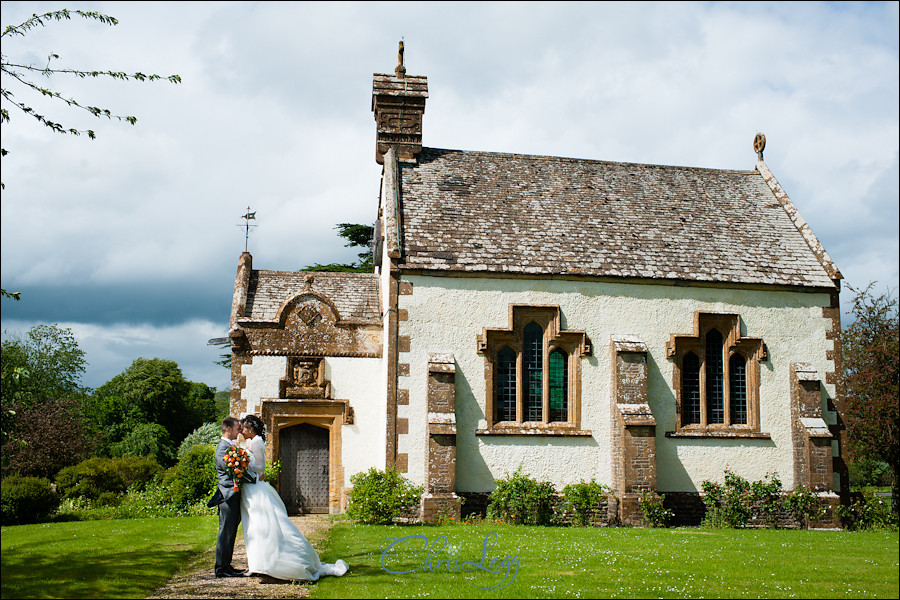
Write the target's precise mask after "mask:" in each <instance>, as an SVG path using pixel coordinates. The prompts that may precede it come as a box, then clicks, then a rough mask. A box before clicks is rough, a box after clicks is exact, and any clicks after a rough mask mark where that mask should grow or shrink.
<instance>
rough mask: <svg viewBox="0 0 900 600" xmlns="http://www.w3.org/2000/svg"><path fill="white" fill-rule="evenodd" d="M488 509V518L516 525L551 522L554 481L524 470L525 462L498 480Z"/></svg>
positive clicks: (547, 523)
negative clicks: (533, 477) (529, 473)
mask: <svg viewBox="0 0 900 600" xmlns="http://www.w3.org/2000/svg"><path fill="white" fill-rule="evenodd" d="M495 483H496V484H497V488H496V489H495V490H494V491H493V492H491V496H490V498H489V502H490V503H489V504H488V508H487V517H488V519H491V520H495V519H500V520H502V521H504V522H506V523H510V524H513V525H550V524H551V522H552V520H553V496H554V493H555V490H554V488H553V484H552V483H550V482H548V481H536V480H534V479H532V478H531V477H529V476H528V475H525V474H524V473H522V465H519V467H518V468H517V469H516V471H515V472H514V473H513V474H512V475H510V474H509V473H507V478H506V479H498V480H496V481H495Z"/></svg>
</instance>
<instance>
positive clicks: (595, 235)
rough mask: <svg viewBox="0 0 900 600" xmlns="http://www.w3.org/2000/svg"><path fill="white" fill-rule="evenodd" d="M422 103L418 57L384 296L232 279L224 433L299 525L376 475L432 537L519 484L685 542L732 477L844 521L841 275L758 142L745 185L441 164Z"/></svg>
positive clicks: (400, 88) (393, 108) (378, 121)
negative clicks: (653, 495) (601, 490)
mask: <svg viewBox="0 0 900 600" xmlns="http://www.w3.org/2000/svg"><path fill="white" fill-rule="evenodd" d="M401 56H402V55H401ZM427 98H428V82H427V78H426V77H421V76H412V75H407V74H406V72H405V68H404V67H403V64H402V59H401V61H400V65H398V67H397V69H396V70H395V72H394V73H393V74H375V75H374V79H373V87H372V111H373V112H374V116H375V125H376V139H375V159H376V161H377V162H378V163H379V164H381V165H383V171H382V177H381V182H380V200H379V205H378V206H377V207H376V206H373V207H372V210H373V213H375V212H376V210H377V222H376V227H375V240H374V243H375V268H374V272H373V273H370V274H369V273H366V274H354V273H320V272H317V273H311V272H293V271H291V272H287V271H266V270H259V269H255V268H254V265H253V262H252V258H251V256H250V254H249V253H246V252H245V253H244V254H242V255H241V257H240V260H239V262H238V270H237V278H236V281H235V288H234V300H233V304H232V310H231V319H230V326H229V334H228V335H229V337H230V339H231V341H232V352H233V355H232V388H231V389H232V391H231V410H232V414H233V415H241V416H243V415H245V414H248V413H254V414H257V415H259V416H260V417H261V418H262V419H263V421H264V422H265V423H266V426H267V429H268V431H269V438H268V440H267V452H268V454H269V460H273V459H281V460H282V461H283V466H282V474H281V478H280V481H279V492H280V494H281V495H282V497H283V498H284V500H285V503H286V505H287V506H288V509H289V511H294V512H327V513H338V512H342V511H343V510H344V509H345V507H346V499H347V492H348V489H349V486H350V476H352V475H353V474H355V473H358V472H361V471H365V470H368V469H369V468H370V467H376V468H379V469H383V468H386V467H395V468H397V469H399V470H400V471H401V472H403V473H404V474H405V476H406V477H408V478H409V479H410V480H412V481H413V482H414V483H416V484H420V485H423V486H424V487H425V496H424V497H423V499H422V503H421V505H420V510H421V514H422V517H423V518H425V519H429V518H432V517H433V516H434V515H435V513H436V512H437V511H440V510H443V511H446V510H450V511H451V512H455V513H456V514H459V511H460V498H466V499H467V502H466V503H465V508H466V509H467V510H472V509H473V507H478V506H479V502H480V503H481V504H480V505H481V506H483V505H484V499H485V498H486V495H487V494H488V493H489V492H490V491H491V490H492V489H493V488H494V480H495V479H497V478H501V477H504V476H505V475H506V474H507V473H511V472H512V471H514V470H515V469H516V468H517V467H519V466H520V465H521V466H522V468H523V471H524V472H526V473H528V474H530V475H531V476H533V477H535V478H537V479H539V480H547V481H550V482H552V483H553V484H554V485H555V486H556V487H557V489H562V487H563V486H565V485H566V484H569V483H573V482H578V481H579V480H581V479H584V480H589V479H590V478H595V479H596V480H597V481H598V482H600V483H604V484H607V485H609V486H611V487H612V488H613V490H614V491H615V493H616V496H617V497H618V501H617V502H616V504H615V506H613V507H611V508H610V513H611V514H610V515H609V518H610V520H617V521H618V522H622V523H634V522H638V521H639V520H640V511H639V509H638V504H637V499H638V498H639V497H640V494H641V492H642V491H650V492H657V493H664V494H665V495H666V502H667V504H672V505H673V506H674V507H675V508H676V516H681V517H683V518H687V519H688V521H689V520H690V515H695V514H697V507H698V506H699V504H700V501H699V491H700V484H701V482H702V481H703V480H705V479H712V480H717V481H722V478H723V475H724V471H725V469H726V468H727V469H730V470H731V471H733V472H736V473H737V474H739V475H741V476H743V477H745V478H747V479H749V480H756V479H762V478H764V477H765V476H766V474H768V473H771V472H776V473H777V474H778V476H779V477H780V478H781V480H782V482H783V483H784V485H785V488H786V489H791V488H793V487H794V486H796V485H800V484H802V485H805V486H818V488H819V490H820V491H821V493H820V497H821V499H822V501H823V502H824V503H826V504H829V505H832V506H833V505H835V504H836V503H837V502H839V499H840V498H841V497H843V498H845V499H846V495H847V494H848V491H849V490H848V480H847V474H846V473H847V472H846V465H845V463H844V461H843V458H842V457H843V455H844V448H843V445H842V444H843V442H842V440H841V430H842V428H843V427H842V422H841V417H840V415H841V412H842V406H843V404H842V395H841V390H840V388H839V383H838V380H837V377H836V374H837V373H839V372H840V371H841V348H840V337H839V334H840V311H839V301H838V296H839V292H840V280H841V278H842V277H841V274H840V272H839V271H838V269H837V267H836V266H835V265H834V263H833V262H832V260H831V258H830V257H829V256H828V254H827V253H826V252H825V249H824V248H823V247H822V245H821V244H820V243H819V241H818V239H817V238H816V236H815V235H814V234H813V232H812V231H811V230H810V228H809V226H808V225H807V223H806V222H805V221H804V220H803V217H801V216H800V213H799V212H798V211H797V209H796V207H795V206H794V204H793V203H792V201H791V200H790V199H789V198H788V196H787V194H786V193H785V191H784V190H783V189H782V188H781V186H780V185H779V184H778V181H777V180H776V179H775V177H774V175H773V174H772V173H771V172H770V170H769V169H768V167H767V166H766V164H765V162H763V157H762V155H763V148H764V144H765V138H764V137H763V136H761V135H757V138H756V140H755V141H754V149H755V150H756V152H757V154H758V160H757V161H756V163H755V164H754V165H752V168H750V169H747V170H722V169H705V168H693V167H673V166H663V165H646V164H630V163H618V162H609V161H601V160H585V159H573V158H561V157H555V156H528V155H517V154H503V153H496V152H479V151H473V150H447V149H438V148H430V147H425V146H423V115H424V113H425V103H426V99H427ZM373 184H374V182H373ZM697 518H698V519H699V517H697Z"/></svg>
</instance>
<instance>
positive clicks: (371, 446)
mask: <svg viewBox="0 0 900 600" xmlns="http://www.w3.org/2000/svg"><path fill="white" fill-rule="evenodd" d="M383 363H384V361H383V360H382V359H380V358H344V357H328V358H326V359H325V378H326V379H328V380H330V381H331V396H332V397H333V398H335V399H337V400H349V401H350V406H352V407H353V410H354V413H355V418H354V420H353V425H344V426H343V427H342V428H341V448H342V450H343V456H342V462H343V465H344V485H345V486H349V485H350V476H351V475H354V474H356V473H359V472H360V471H367V470H368V469H369V468H370V467H375V468H377V469H384V456H385V454H384V445H385V436H386V431H387V413H386V393H387V392H386V386H385V379H384V376H383Z"/></svg>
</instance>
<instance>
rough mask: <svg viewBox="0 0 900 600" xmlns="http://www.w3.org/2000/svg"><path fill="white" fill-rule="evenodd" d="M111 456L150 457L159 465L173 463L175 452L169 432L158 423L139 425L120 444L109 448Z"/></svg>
mask: <svg viewBox="0 0 900 600" xmlns="http://www.w3.org/2000/svg"><path fill="white" fill-rule="evenodd" d="M109 453H110V454H111V455H112V456H152V457H154V458H155V459H156V462H158V463H159V464H161V465H165V466H171V465H173V464H174V463H175V452H174V450H173V448H172V440H171V438H169V432H168V431H166V428H165V427H163V426H162V425H159V424H158V423H141V424H140V425H137V426H136V427H135V428H134V429H132V430H131V431H130V432H129V433H128V434H127V435H126V436H125V437H124V438H123V439H122V441H121V442H117V443H115V444H112V445H111V446H110V447H109Z"/></svg>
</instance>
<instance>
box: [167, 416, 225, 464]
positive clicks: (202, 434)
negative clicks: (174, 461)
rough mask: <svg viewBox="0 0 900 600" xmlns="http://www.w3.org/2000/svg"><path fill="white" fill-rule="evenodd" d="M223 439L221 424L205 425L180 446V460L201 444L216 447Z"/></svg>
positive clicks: (193, 432)
mask: <svg viewBox="0 0 900 600" xmlns="http://www.w3.org/2000/svg"><path fill="white" fill-rule="evenodd" d="M221 437H222V426H221V425H220V424H219V423H204V424H203V425H201V426H200V427H198V428H197V429H195V430H194V431H192V432H191V433H189V434H188V436H187V437H186V438H184V440H183V441H182V442H181V445H180V446H178V459H179V460H181V457H182V456H184V455H185V453H186V452H187V451H188V450H190V449H191V448H193V447H194V446H199V445H200V444H212V445H213V446H215V445H216V444H218V443H219V439H220V438H221Z"/></svg>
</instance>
